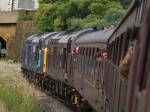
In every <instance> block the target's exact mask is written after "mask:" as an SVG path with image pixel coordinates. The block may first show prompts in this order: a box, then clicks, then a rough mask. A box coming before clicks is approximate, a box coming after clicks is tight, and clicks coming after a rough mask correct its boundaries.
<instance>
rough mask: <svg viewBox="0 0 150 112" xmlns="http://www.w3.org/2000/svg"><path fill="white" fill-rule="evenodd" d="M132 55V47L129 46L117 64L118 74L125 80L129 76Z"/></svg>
mask: <svg viewBox="0 0 150 112" xmlns="http://www.w3.org/2000/svg"><path fill="white" fill-rule="evenodd" d="M132 57H133V47H129V49H128V51H127V54H126V56H125V57H124V59H123V60H122V61H121V63H120V65H119V75H120V77H121V78H122V79H125V80H127V79H128V77H129V68H130V65H131V62H132Z"/></svg>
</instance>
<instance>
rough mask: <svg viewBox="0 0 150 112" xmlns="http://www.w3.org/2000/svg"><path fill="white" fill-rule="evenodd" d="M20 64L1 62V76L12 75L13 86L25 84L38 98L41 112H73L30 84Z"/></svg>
mask: <svg viewBox="0 0 150 112" xmlns="http://www.w3.org/2000/svg"><path fill="white" fill-rule="evenodd" d="M20 67H21V65H20V64H14V63H9V62H6V61H0V76H2V75H8V76H9V77H10V75H11V76H12V79H11V80H13V81H14V83H13V85H14V86H18V85H19V84H21V83H23V84H24V85H25V86H26V87H28V88H29V91H28V92H32V94H33V95H34V96H36V98H37V100H38V102H39V106H40V108H41V112H71V111H70V109H68V108H67V107H66V106H65V105H64V104H63V103H61V102H59V101H57V100H56V99H55V98H53V97H51V96H47V95H46V94H45V93H43V92H41V91H39V90H37V89H36V88H35V87H34V86H33V85H31V84H29V83H28V82H27V80H26V79H25V78H24V77H23V74H22V73H21V69H20Z"/></svg>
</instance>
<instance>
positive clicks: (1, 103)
mask: <svg viewBox="0 0 150 112" xmlns="http://www.w3.org/2000/svg"><path fill="white" fill-rule="evenodd" d="M0 66H1V65H0ZM6 70H7V68H6V69H5V70H2V69H0V112H2V111H4V112H39V110H40V109H39V106H38V103H37V99H36V97H35V96H34V95H33V92H32V88H30V86H29V84H26V82H25V80H23V79H21V78H20V77H19V76H17V75H16V74H17V73H16V72H15V71H14V72H11V71H9V70H8V71H6ZM15 73H16V74H15Z"/></svg>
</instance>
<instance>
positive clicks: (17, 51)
mask: <svg viewBox="0 0 150 112" xmlns="http://www.w3.org/2000/svg"><path fill="white" fill-rule="evenodd" d="M33 32H34V26H33V21H20V22H18V24H17V26H16V34H15V37H14V38H13V39H12V40H11V42H10V43H9V45H8V46H9V56H11V57H12V56H13V57H15V58H20V57H21V54H22V48H23V45H24V42H25V39H26V38H27V37H28V36H30V35H31V34H33Z"/></svg>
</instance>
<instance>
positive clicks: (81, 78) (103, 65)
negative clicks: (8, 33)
mask: <svg viewBox="0 0 150 112" xmlns="http://www.w3.org/2000/svg"><path fill="white" fill-rule="evenodd" d="M149 18H150V0H134V1H133V3H132V5H131V7H130V8H129V10H128V12H127V14H126V16H125V17H124V18H123V20H122V21H121V22H120V24H119V25H118V27H116V28H113V27H110V28H105V29H97V28H89V29H84V30H79V31H62V32H52V33H44V34H41V35H32V36H30V37H28V38H27V39H26V42H25V46H24V49H23V56H22V71H23V73H24V74H25V75H26V76H28V77H29V78H30V79H32V80H33V81H34V82H35V83H36V84H37V85H40V86H42V88H44V89H45V90H47V91H51V92H52V93H53V94H55V95H57V96H58V97H60V98H62V99H63V100H64V101H65V102H66V103H67V104H68V105H69V106H72V107H74V108H76V111H80V112H92V111H96V112H150V37H149V32H150V20H149Z"/></svg>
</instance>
